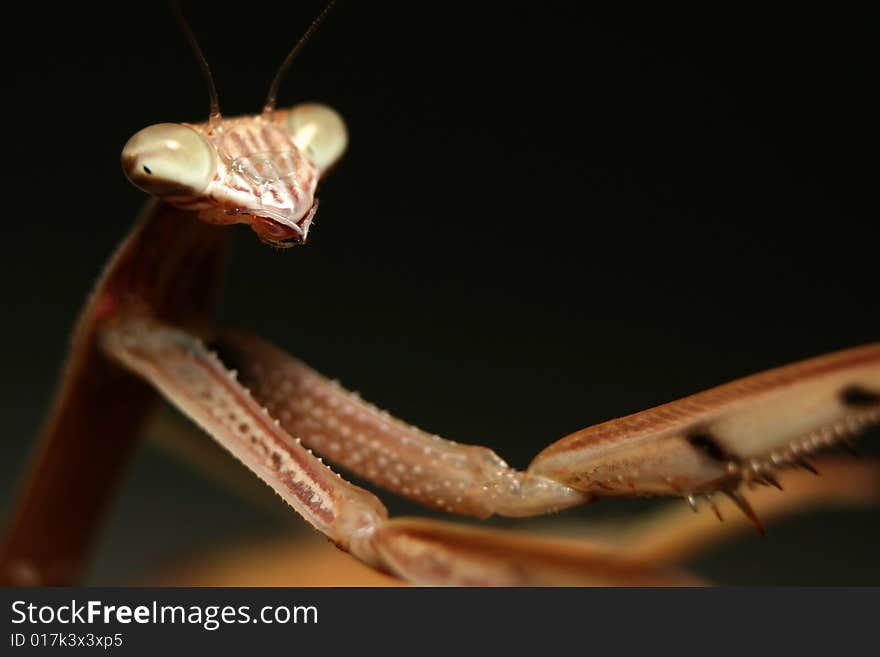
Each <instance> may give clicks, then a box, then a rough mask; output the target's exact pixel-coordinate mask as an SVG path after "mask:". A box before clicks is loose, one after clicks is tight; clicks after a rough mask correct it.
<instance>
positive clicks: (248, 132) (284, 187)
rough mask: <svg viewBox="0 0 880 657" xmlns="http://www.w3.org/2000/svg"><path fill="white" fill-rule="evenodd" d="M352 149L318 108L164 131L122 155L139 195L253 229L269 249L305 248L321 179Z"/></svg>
mask: <svg viewBox="0 0 880 657" xmlns="http://www.w3.org/2000/svg"><path fill="white" fill-rule="evenodd" d="M347 142H348V134H347V132H346V129H345V123H344V122H343V120H342V118H341V117H340V116H339V114H337V113H336V112H335V111H334V110H332V109H330V108H329V107H326V106H324V105H318V104H314V103H308V104H302V105H297V106H296V107H294V108H292V109H290V110H280V111H272V112H268V113H264V114H262V115H257V116H249V117H240V118H233V119H218V120H216V121H210V122H208V123H205V124H200V125H193V124H187V123H159V124H156V125H152V126H149V127H147V128H144V129H143V130H141V131H140V132H137V133H135V135H134V136H133V137H132V138H131V139H129V140H128V143H127V144H126V145H125V147H124V148H123V149H122V168H123V170H124V171H125V174H126V176H127V177H128V179H129V180H130V181H131V182H132V183H133V184H134V185H135V186H136V187H138V188H140V189H142V190H144V191H145V192H147V193H149V194H154V195H156V196H158V197H160V198H161V199H163V200H164V201H166V202H168V203H170V204H171V205H174V206H175V207H178V208H181V209H185V210H193V211H196V212H198V215H199V218H201V219H202V220H204V221H207V222H209V223H216V224H231V223H246V224H249V225H250V227H251V228H252V229H253V230H254V232H256V233H257V236H258V237H259V238H260V239H261V240H262V241H264V242H267V243H269V244H272V245H274V246H279V247H287V246H292V245H294V244H302V243H304V242H305V241H306V236H307V235H308V231H309V226H310V225H311V222H312V218H313V217H314V214H315V210H316V209H317V199H316V198H315V190H316V188H317V185H318V181H319V179H320V178H321V176H323V175H324V173H325V172H326V171H327V170H328V169H329V168H330V167H331V166H332V165H333V164H334V163H335V162H336V161H337V160H338V159H339V158H340V157H341V155H342V153H343V151H344V150H345V147H346V144H347Z"/></svg>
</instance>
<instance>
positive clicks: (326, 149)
mask: <svg viewBox="0 0 880 657" xmlns="http://www.w3.org/2000/svg"><path fill="white" fill-rule="evenodd" d="M287 130H288V132H289V133H290V138H291V139H292V140H293V143H295V144H296V146H297V148H299V149H300V150H301V151H302V152H303V154H304V155H305V156H306V157H308V158H309V159H310V160H311V161H312V163H314V165H315V166H316V167H318V170H319V171H320V172H321V173H323V172H324V171H326V170H327V169H328V168H330V167H331V166H332V165H333V164H334V163H335V162H336V160H338V159H339V158H340V157H341V156H342V153H343V152H344V151H345V147H346V145H347V144H348V131H347V130H346V129H345V122H344V121H343V120H342V117H341V116H339V114H338V113H337V112H336V111H335V110H333V109H331V108H329V107H327V106H326V105H319V104H318V103H304V104H302V105H297V106H296V107H294V108H293V109H291V110H290V111H289V112H288V114H287Z"/></svg>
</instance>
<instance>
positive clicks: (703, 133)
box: [0, 1, 880, 585]
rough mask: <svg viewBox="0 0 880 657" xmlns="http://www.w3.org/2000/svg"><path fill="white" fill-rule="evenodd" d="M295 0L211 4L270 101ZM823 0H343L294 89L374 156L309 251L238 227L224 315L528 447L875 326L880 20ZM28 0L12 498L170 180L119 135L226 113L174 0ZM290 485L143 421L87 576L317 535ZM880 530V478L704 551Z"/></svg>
mask: <svg viewBox="0 0 880 657" xmlns="http://www.w3.org/2000/svg"><path fill="white" fill-rule="evenodd" d="M269 4H270V5H271V4H273V3H269ZM277 4H278V6H277V7H275V6H264V5H261V6H260V13H259V14H256V13H255V14H253V15H252V16H250V17H249V18H247V19H243V18H241V17H237V16H235V15H230V14H227V13H224V12H220V11H218V10H217V8H216V6H215V5H213V4H212V3H207V2H191V3H185V5H186V7H187V13H188V15H189V16H190V20H191V22H192V23H193V27H194V29H195V31H196V32H197V33H198V34H199V37H200V39H201V40H202V41H203V47H204V49H205V51H206V53H207V56H208V58H209V60H210V62H211V65H212V67H213V68H214V71H215V75H216V78H217V85H218V88H219V93H220V100H221V108H222V109H223V111H224V112H225V113H226V114H228V115H235V114H240V113H249V112H255V111H257V110H258V109H259V108H260V107H261V104H262V101H263V98H264V95H265V92H266V89H267V87H268V83H269V80H270V79H271V77H272V75H273V72H274V70H275V68H276V66H277V65H278V63H279V62H280V61H281V59H282V58H283V57H284V55H285V54H286V52H287V51H288V49H289V48H290V46H291V45H292V43H293V42H294V41H295V40H296V39H297V38H298V37H299V35H300V34H301V33H302V32H303V31H304V29H305V26H306V25H307V24H308V22H309V21H310V20H311V17H312V16H313V15H315V14H316V13H317V11H318V10H319V9H320V5H321V3H319V2H303V3H277ZM291 4H294V5H296V6H290V5H291ZM29 11H30V12H32V13H31V15H30V16H28V14H27V12H29ZM810 11H811V10H806V9H801V10H800V11H799V13H789V12H784V11H782V10H780V11H779V12H778V13H773V11H772V10H768V9H767V8H766V7H764V8H761V9H754V10H752V9H748V8H746V7H742V6H737V7H736V8H735V9H730V8H728V9H705V8H704V9H702V10H701V12H700V13H693V12H692V11H685V10H680V11H678V10H672V9H668V8H663V9H655V10H653V11H652V12H650V13H635V12H634V11H633V12H631V11H621V12H615V11H613V10H598V9H592V8H584V7H581V6H580V3H540V4H539V5H535V6H533V7H530V8H526V7H522V6H520V5H517V4H510V5H501V4H495V3H486V5H480V6H476V5H475V4H474V3H455V2H443V3H430V2H428V3H388V4H384V3H383V4H379V3H356V2H351V1H349V2H341V3H340V6H339V7H338V8H337V9H336V10H335V12H334V13H333V15H331V17H330V19H329V20H328V21H327V23H326V25H325V26H324V27H323V28H322V30H321V31H320V32H319V34H318V35H317V36H316V38H315V39H314V41H313V43H312V44H311V45H310V46H309V47H308V48H307V50H306V51H305V52H304V53H303V55H302V56H301V58H300V59H299V61H298V62H297V63H296V64H295V65H294V67H293V70H292V71H291V72H290V74H289V76H288V79H287V80H286V82H285V84H284V87H283V90H282V93H281V103H282V104H293V103H295V102H298V101H300V100H321V101H323V102H326V103H328V104H331V105H333V106H335V107H336V108H337V109H338V110H339V111H340V112H341V113H342V114H343V116H345V117H346V119H347V121H348V124H349V129H350V135H351V142H350V150H349V153H348V154H347V155H346V157H345V159H344V161H343V162H342V164H341V165H340V166H339V167H338V169H337V170H336V171H334V173H333V175H332V176H331V177H330V178H329V179H328V180H327V182H326V184H325V185H324V186H323V187H322V190H321V191H320V193H319V195H320V198H321V210H320V212H319V215H318V218H317V223H316V225H315V226H314V227H313V230H312V233H311V234H310V243H309V245H308V246H307V247H305V248H300V249H294V250H290V251H284V252H277V251H273V250H271V249H269V248H268V247H265V246H264V245H262V244H260V243H258V242H257V240H256V239H255V238H254V237H253V235H252V234H250V232H249V231H247V230H246V229H244V228H236V229H232V230H236V231H237V233H239V234H238V235H237V236H236V250H235V253H234V255H233V260H232V262H231V268H230V273H229V279H228V284H227V294H226V297H225V299H224V301H223V305H222V308H221V309H220V317H221V320H222V321H223V322H224V323H225V324H229V325H234V326H239V327H246V328H249V329H251V330H255V331H257V332H259V333H261V334H263V335H265V336H266V337H268V338H270V339H272V340H273V341H275V342H276V343H279V344H281V345H283V346H284V347H285V348H287V349H289V350H290V351H291V352H292V353H294V354H296V355H297V356H299V357H300V358H302V359H304V360H305V361H306V362H308V363H310V364H311V365H312V366H314V367H316V368H317V369H318V370H320V371H322V372H323V373H325V374H327V375H330V376H333V377H337V378H339V379H340V380H341V381H342V382H343V384H345V385H346V386H348V387H350V388H353V389H357V390H359V391H360V392H361V393H362V394H363V395H364V397H366V398H367V399H370V400H371V401H374V402H375V403H377V404H379V405H381V406H383V407H386V408H388V409H389V410H390V411H392V412H394V413H395V414H397V415H399V416H401V417H403V418H406V419H407V420H409V421H412V422H414V423H416V424H418V425H419V426H422V427H425V428H428V429H430V430H432V431H435V432H437V433H440V434H441V435H445V436H448V437H450V438H452V439H454V440H458V441H461V442H473V443H480V444H485V445H487V446H489V447H492V448H493V449H495V450H496V451H498V452H499V453H500V454H501V455H502V456H503V457H505V458H506V459H507V460H508V461H509V462H510V463H511V464H512V465H515V466H518V467H524V466H525V465H526V464H527V463H528V461H529V459H530V458H531V457H532V456H533V455H534V454H535V453H537V451H539V450H540V449H541V448H542V447H543V446H545V445H546V444H548V443H549V442H551V441H553V440H555V439H557V438H559V437H561V436H563V435H566V434H567V433H570V432H572V431H574V430H577V429H579V428H581V427H583V426H586V425H588V424H592V423H595V422H599V421H602V420H605V419H608V418H611V417H615V416H619V415H622V414H626V413H630V412H634V411H637V410H640V409H642V408H646V407H649V406H652V405H655V404H658V403H662V402H665V401H669V400H671V399H674V398H677V397H679V396H682V395H685V394H689V393H692V392H695V391H698V390H700V389H703V388H706V387H709V386H712V385H715V384H718V383H721V382H724V381H727V380H730V379H732V378H736V377H739V376H742V375H746V374H750V373H753V372H756V371H759V370H762V369H765V368H767V367H771V366H775V365H780V364H783V363H786V362H790V361H793V360H797V359H800V358H805V357H808V356H812V355H815V354H819V353H823V352H827V351H831V350H834V349H839V348H845V347H848V346H853V345H857V344H862V343H865V342H869V341H874V340H877V339H878V335H880V334H878V331H880V300H878V294H877V244H878V241H877V236H878V231H877V227H876V217H877V212H876V175H875V174H876V164H875V161H876V153H877V148H876V146H877V144H876V142H872V140H871V138H870V135H871V134H872V133H874V132H875V130H874V128H875V123H876V117H877V108H876V106H873V105H872V102H873V101H872V100H871V96H872V94H870V93H869V90H870V89H872V87H873V86H875V81H876V73H875V71H874V68H875V65H874V62H873V60H872V58H871V57H870V56H869V53H870V52H872V48H871V46H872V44H873V41H874V40H873V39H872V35H874V34H875V33H876V27H877V26H876V24H873V23H872V22H871V21H870V20H869V19H868V18H867V17H866V16H860V15H856V14H848V13H846V10H844V9H838V8H834V9H831V8H828V7H825V8H824V9H822V11H821V12H819V11H818V10H817V11H816V12H815V13H810ZM24 12H25V13H24V15H23V17H22V18H18V19H15V21H12V22H11V23H12V24H13V26H14V27H15V31H16V32H18V36H19V39H18V40H15V39H11V40H8V41H6V42H4V43H3V44H2V46H0V47H2V48H3V50H4V52H3V54H4V57H5V59H6V61H9V62H11V66H10V69H9V70H8V71H7V74H6V76H5V77H4V81H3V83H2V84H3V86H4V99H5V102H4V103H3V112H4V117H3V118H4V121H3V126H4V141H5V144H6V157H5V158H4V160H3V177H4V181H5V188H6V191H7V195H6V196H5V203H4V211H5V220H4V222H3V239H2V240H0V249H2V258H0V263H2V268H3V270H2V276H0V293H2V298H3V299H4V312H3V313H2V321H0V344H2V345H3V347H2V353H3V362H4V365H5V367H4V372H5V373H6V376H4V377H3V379H2V381H0V395H2V396H0V399H2V406H3V414H4V428H5V430H4V432H3V440H2V442H0V511H2V512H3V513H4V515H5V513H6V512H7V511H8V509H9V505H10V504H11V501H12V495H13V491H14V489H15V486H16V483H17V481H18V478H19V477H20V475H21V473H22V470H23V467H24V464H25V462H26V457H27V455H28V452H29V449H30V448H31V446H32V443H33V441H34V439H35V437H36V435H37V432H38V428H39V426H40V423H41V421H42V418H43V414H44V413H45V410H46V408H47V406H48V404H49V401H50V398H51V393H52V390H53V386H54V385H55V381H56V375H57V372H58V369H59V367H60V364H61V362H62V358H63V357H64V353H65V347H66V341H67V339H68V334H69V330H70V327H71V326H72V323H73V320H74V317H75V315H76V312H77V309H78V307H79V306H80V304H81V303H82V301H83V300H84V298H85V295H86V293H87V290H88V289H89V286H90V285H91V284H92V282H93V281H94V279H95V277H96V276H97V273H98V272H99V270H100V268H101V266H102V264H103V262H104V260H105V259H106V257H107V256H108V254H109V253H110V252H111V250H112V249H113V248H114V246H115V245H116V244H117V243H118V242H119V240H120V239H121V238H122V236H123V235H124V234H125V232H126V230H127V229H128V227H129V226H130V225H131V221H132V220H133V217H134V215H135V213H136V211H137V208H138V207H139V205H140V204H141V202H142V200H143V198H142V195H141V193H140V192H138V191H137V190H135V189H134V188H132V187H131V186H130V185H128V183H127V182H126V181H125V180H124V178H123V176H122V174H121V171H120V168H119V163H118V158H119V151H120V149H121V147H122V145H123V144H124V143H125V141H126V139H127V138H128V137H129V136H130V135H131V134H132V133H134V132H135V131H136V130H138V129H140V128H142V127H144V126H146V125H148V124H150V123H157V122H161V121H194V122H195V121H201V120H203V119H204V118H205V116H206V112H207V94H206V92H205V90H204V85H203V82H202V80H201V77H200V74H199V71H198V69H197V66H196V64H195V61H194V59H193V57H192V55H191V54H190V53H189V52H188V50H187V47H186V44H185V42H184V40H183V38H182V36H181V35H180V33H179V30H178V28H177V27H176V25H175V23H174V21H173V19H172V17H171V12H170V10H169V9H167V8H166V7H165V6H164V5H162V4H155V5H154V4H152V3H150V4H146V3H142V4H140V5H136V6H131V5H126V6H119V7H117V8H110V9H107V8H103V7H102V8H100V9H99V8H98V7H95V8H94V13H95V16H90V15H88V12H84V11H83V9H82V8H81V7H79V6H77V7H68V8H60V9H54V10H53V11H52V12H47V11H46V10H45V9H44V8H41V7H37V6H34V7H31V8H27V7H26V8H24ZM16 21H17V22H16ZM47 190H49V191H47ZM878 437H880V434H878V432H877V431H876V430H875V431H874V432H872V433H871V434H870V435H868V436H866V438H865V439H864V440H863V442H862V444H863V446H864V449H865V451H866V452H869V453H871V452H874V453H876V452H877V451H878V450H877V449H876V448H875V447H874V443H876V442H877V438H878ZM383 499H385V500H387V501H388V502H389V504H390V506H391V508H392V511H393V512H401V513H408V514H412V513H417V512H418V509H416V508H415V507H413V506H412V505H410V504H408V503H406V502H403V501H400V500H396V499H395V498H394V497H393V496H391V495H388V494H383ZM59 505H63V500H59ZM641 506H642V504H638V503H627V502H620V503H617V502H615V503H612V502H608V503H603V504H601V505H598V507H595V508H585V509H578V510H573V511H570V512H567V513H566V514H564V515H563V516H562V517H561V519H563V520H566V521H568V520H570V521H571V522H572V523H585V524H587V523H590V522H591V521H595V520H596V519H601V518H606V517H608V516H610V515H613V514H624V515H626V514H632V513H635V512H636V511H638V510H639V509H640V508H641ZM279 507H281V503H280V502H277V506H273V503H272V502H270V503H269V504H266V505H264V504H261V503H257V504H254V503H252V502H250V501H248V500H247V499H246V498H242V497H241V496H239V495H237V494H235V493H232V492H230V490H229V489H228V488H227V487H224V486H223V485H221V484H220V483H218V482H216V481H212V480H211V479H210V478H205V477H203V476H201V475H199V474H197V473H195V472H193V471H192V470H190V469H189V468H186V467H183V466H182V465H180V464H178V463H176V462H175V461H174V460H171V459H169V458H168V457H167V456H166V455H164V454H162V453H161V452H158V451H156V450H151V449H144V450H142V451H141V453H140V454H139V456H138V458H137V460H136V462H135V463H134V465H133V468H132V470H131V472H130V475H129V477H128V480H127V482H126V485H125V487H124V490H123V491H122V494H121V497H120V499H119V500H118V502H117V503H116V505H115V507H114V511H113V513H112V517H111V518H110V519H109V522H108V526H107V530H106V532H105V534H104V535H103V536H102V538H101V542H100V549H99V551H98V554H97V557H96V559H95V562H94V568H93V571H92V576H91V580H90V581H92V582H94V583H122V582H127V581H134V580H137V579H139V578H141V577H143V576H144V575H145V574H146V573H149V572H155V571H161V570H162V568H163V567H165V565H167V564H171V563H174V562H175V561H177V560H178V559H180V558H182V557H183V556H185V555H189V556H192V555H194V554H198V553H199V552H200V551H202V550H205V549H208V548H211V547H216V546H221V545H228V544H234V543H236V542H240V541H244V540H254V539H255V538H258V537H261V536H274V535H277V534H279V533H283V532H294V531H299V530H301V528H302V526H303V524H304V523H302V522H301V521H300V520H299V519H298V518H297V517H295V516H294V515H293V514H292V513H286V514H285V513H284V510H283V509H280V508H279ZM279 511H281V513H279ZM506 524H515V523H506ZM878 541H880V506H878V508H876V509H874V510H852V511H839V512H834V513H832V512H822V513H816V514H811V515H809V516H805V517H799V518H795V519H791V520H788V521H785V522H784V523H781V524H778V525H774V526H773V527H771V529H770V534H769V536H768V537H767V538H766V539H763V540H762V539H759V538H758V537H756V536H746V537H744V538H742V539H741V540H739V541H737V542H736V543H733V544H730V545H729V546H726V547H724V548H721V549H719V550H716V551H713V552H712V553H710V554H707V555H706V557H705V558H704V559H701V560H700V561H699V562H698V563H696V564H695V568H696V570H698V572H700V573H701V574H703V575H705V576H708V577H711V578H713V579H716V580H718V581H721V582H725V583H745V584H752V583H762V584H772V583H779V584H875V585H876V584H880V566H878V565H877V562H876V558H875V555H876V552H877V549H876V548H877V546H878Z"/></svg>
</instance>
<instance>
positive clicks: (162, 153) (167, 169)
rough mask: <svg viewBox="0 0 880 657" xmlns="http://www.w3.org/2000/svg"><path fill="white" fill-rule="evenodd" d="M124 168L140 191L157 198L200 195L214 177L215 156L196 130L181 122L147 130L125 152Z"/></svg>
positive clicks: (137, 134)
mask: <svg viewBox="0 0 880 657" xmlns="http://www.w3.org/2000/svg"><path fill="white" fill-rule="evenodd" d="M122 168H123V170H124V171H125V175H126V176H127V177H128V179H129V180H130V181H131V182H132V183H133V184H134V185H135V186H136V187H138V188H140V189H142V190H144V191H145V192H147V193H148V194H155V195H156V196H186V195H193V196H194V195H197V194H200V193H201V192H203V191H204V190H205V188H207V186H208V183H210V182H211V178H212V176H213V175H214V170H215V163H214V153H213V151H212V149H211V147H210V146H209V145H208V142H207V141H205V139H204V138H203V137H202V136H201V135H200V134H199V133H198V132H196V131H195V130H193V129H192V128H189V127H187V126H185V125H181V124H179V123H158V124H156V125H151V126H149V127H147V128H144V129H143V130H141V131H140V132H137V133H135V134H134V136H133V137H132V138H131V139H129V140H128V143H127V144H125V147H124V148H123V149H122Z"/></svg>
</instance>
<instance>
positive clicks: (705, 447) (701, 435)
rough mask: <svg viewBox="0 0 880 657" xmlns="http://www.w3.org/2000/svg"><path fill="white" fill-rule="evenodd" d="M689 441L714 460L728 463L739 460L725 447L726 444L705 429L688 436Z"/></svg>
mask: <svg viewBox="0 0 880 657" xmlns="http://www.w3.org/2000/svg"><path fill="white" fill-rule="evenodd" d="M687 441H688V442H689V443H690V444H691V445H693V446H694V447H695V448H696V449H698V450H700V451H701V452H703V454H705V455H706V456H708V457H709V458H710V459H712V460H714V461H721V462H724V463H727V462H729V461H738V460H739V459H737V458H736V457H735V456H733V455H732V454H731V453H730V452H728V451H727V450H726V449H724V446H723V445H722V444H721V443H720V442H718V440H717V439H716V438H715V437H714V436H713V435H712V434H711V433H709V432H708V431H706V430H704V429H703V430H699V431H694V432H693V433H691V434H690V435H689V436H688V437H687Z"/></svg>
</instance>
